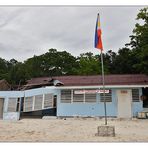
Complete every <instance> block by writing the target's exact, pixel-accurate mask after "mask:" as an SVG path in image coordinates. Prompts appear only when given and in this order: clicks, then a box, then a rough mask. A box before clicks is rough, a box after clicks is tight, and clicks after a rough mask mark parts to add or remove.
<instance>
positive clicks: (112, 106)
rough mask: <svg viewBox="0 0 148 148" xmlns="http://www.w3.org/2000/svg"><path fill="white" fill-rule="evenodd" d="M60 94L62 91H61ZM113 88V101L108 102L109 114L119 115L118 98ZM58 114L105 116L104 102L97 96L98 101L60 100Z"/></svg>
mask: <svg viewBox="0 0 148 148" xmlns="http://www.w3.org/2000/svg"><path fill="white" fill-rule="evenodd" d="M59 94H60V92H59ZM116 99H117V98H116V93H115V90H114V89H112V102H106V108H107V116H117V100H116ZM57 116H104V103H103V102H100V96H99V95H98V96H97V102H96V103H60V98H59V100H58V108H57Z"/></svg>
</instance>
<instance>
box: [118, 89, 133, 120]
mask: <svg viewBox="0 0 148 148" xmlns="http://www.w3.org/2000/svg"><path fill="white" fill-rule="evenodd" d="M117 97H118V118H131V117H132V107H131V104H132V103H131V101H132V91H131V90H130V89H125V90H117Z"/></svg>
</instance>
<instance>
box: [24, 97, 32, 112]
mask: <svg viewBox="0 0 148 148" xmlns="http://www.w3.org/2000/svg"><path fill="white" fill-rule="evenodd" d="M32 106H33V97H25V99H24V112H27V111H32Z"/></svg>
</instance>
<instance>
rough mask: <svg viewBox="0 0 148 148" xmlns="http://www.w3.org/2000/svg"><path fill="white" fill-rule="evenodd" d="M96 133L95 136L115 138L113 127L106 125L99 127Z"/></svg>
mask: <svg viewBox="0 0 148 148" xmlns="http://www.w3.org/2000/svg"><path fill="white" fill-rule="evenodd" d="M97 130H98V131H97V133H96V134H95V136H100V137H115V127H114V126H108V125H101V126H98V128H97Z"/></svg>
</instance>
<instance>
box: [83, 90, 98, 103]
mask: <svg viewBox="0 0 148 148" xmlns="http://www.w3.org/2000/svg"><path fill="white" fill-rule="evenodd" d="M85 91H86V93H85V102H86V103H94V102H96V90H94V89H93V90H92V89H89V90H85Z"/></svg>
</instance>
